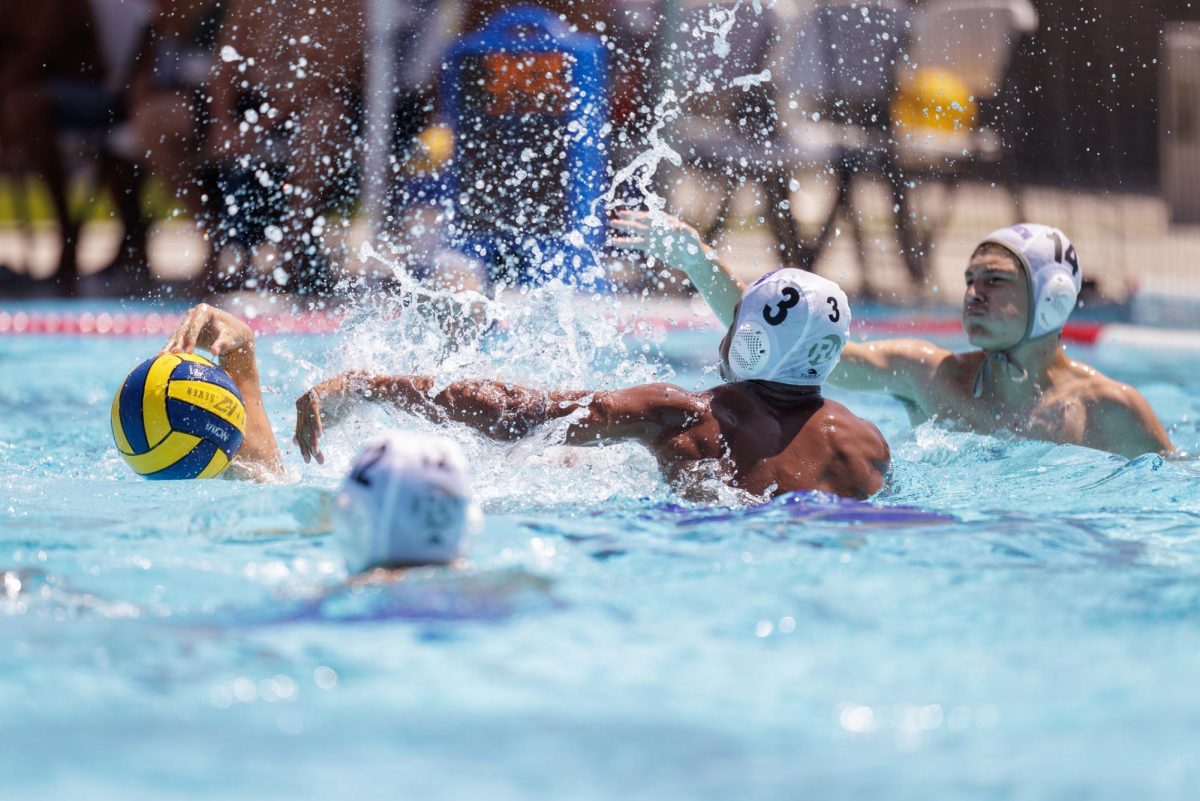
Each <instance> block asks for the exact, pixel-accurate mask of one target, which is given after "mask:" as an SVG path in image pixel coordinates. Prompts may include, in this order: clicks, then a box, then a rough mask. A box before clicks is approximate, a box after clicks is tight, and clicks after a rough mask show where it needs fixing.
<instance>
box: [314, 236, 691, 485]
mask: <svg viewBox="0 0 1200 801" xmlns="http://www.w3.org/2000/svg"><path fill="white" fill-rule="evenodd" d="M362 255H363V257H364V258H367V259H369V260H371V261H373V262H375V263H377V264H379V265H382V266H384V267H386V268H387V269H388V270H389V271H390V272H391V273H392V275H393V277H394V279H395V280H396V282H397V283H398V284H399V286H400V289H399V291H398V292H397V293H396V294H394V295H387V296H375V297H372V298H371V299H369V300H366V301H364V302H362V303H361V304H359V305H358V306H357V307H356V308H354V309H353V310H352V311H351V312H350V314H349V316H348V317H347V318H346V319H345V320H344V321H343V323H342V328H341V331H342V332H341V334H340V337H341V342H342V344H341V346H340V347H338V348H337V349H335V350H334V352H333V354H332V355H331V357H330V359H331V360H330V362H329V363H327V364H323V365H320V366H318V365H311V364H309V365H303V364H300V363H299V362H296V364H297V367H299V369H301V370H302V371H304V372H306V373H308V374H309V375H310V376H311V380H312V382H313V383H315V382H316V381H319V380H321V379H322V378H325V377H328V376H331V375H335V374H339V373H343V372H346V371H348V370H366V371H369V372H372V373H377V374H420V375H430V376H433V378H434V380H435V382H436V383H435V386H434V389H433V392H434V393H436V392H439V391H441V390H442V389H444V388H445V387H446V386H448V385H450V384H451V383H453V382H455V381H458V380H463V379H494V380H500V381H504V382H512V383H520V384H522V385H528V386H533V387H537V388H541V389H547V390H552V389H566V390H601V391H602V390H608V389H617V388H620V387H625V386H630V385H634V384H643V383H648V382H653V381H664V380H669V379H670V378H671V377H672V375H673V372H674V371H673V370H672V369H671V368H670V367H669V366H668V365H666V364H665V363H663V362H662V361H661V360H660V359H659V358H658V355H657V351H655V350H654V349H649V352H648V353H643V352H637V351H635V350H634V349H633V348H634V347H637V348H639V349H640V348H641V347H642V345H643V344H644V343H642V342H640V341H635V342H628V341H627V340H626V339H625V337H624V335H623V333H622V332H621V330H619V326H618V321H617V320H616V319H615V317H614V315H613V314H612V309H613V306H612V300H611V298H608V297H606V296H599V295H591V296H589V295H586V294H581V292H580V290H579V289H578V288H575V287H570V286H566V285H564V284H562V283H561V282H551V283H549V284H547V285H545V286H542V287H537V288H521V289H509V290H505V291H500V292H498V293H497V296H496V297H495V298H494V299H489V298H486V297H484V296H483V295H481V294H479V293H477V292H473V291H460V292H448V291H439V290H435V289H431V288H428V287H425V286H422V285H420V284H419V283H417V282H416V280H415V279H414V278H413V277H412V276H411V275H410V274H409V273H408V271H407V270H406V269H405V268H404V266H403V264H402V262H401V260H400V259H397V258H390V257H388V256H386V255H384V254H382V253H381V252H379V251H378V250H377V249H375V248H374V247H371V246H370V245H367V246H364V248H363V251H362ZM489 327H492V328H494V330H493V332H492V333H490V334H485V333H484V332H485V330H486V329H488V328H489ZM587 400H588V399H587V398H585V399H583V402H582V403H581V404H580V405H581V406H582V405H585V404H586V402H587ZM583 413H584V412H583V410H582V408H581V409H580V410H579V412H577V413H576V415H574V416H569V417H567V418H564V419H561V420H557V421H554V422H552V423H550V424H547V425H545V426H542V427H541V428H539V429H537V430H535V431H534V432H532V433H531V434H530V435H529V436H527V437H526V438H524V439H522V440H520V441H518V442H515V443H514V442H500V441H496V440H492V439H490V438H488V437H486V436H484V435H481V434H477V433H475V432H473V431H470V430H468V429H467V428H466V427H464V426H458V425H449V426H445V425H441V424H438V423H433V422H429V421H427V420H425V419H423V418H421V417H418V416H416V415H411V414H408V413H404V412H400V411H396V410H394V409H391V408H390V407H387V406H374V407H372V406H364V407H361V411H359V412H356V413H355V414H354V415H353V416H352V417H351V418H350V419H348V420H347V421H345V422H344V423H343V424H342V425H340V426H337V427H333V428H330V429H328V430H327V439H326V443H325V448H324V450H325V451H326V454H327V456H328V459H327V462H326V465H325V467H324V468H323V471H324V472H325V473H327V474H328V475H329V476H330V477H332V476H334V475H339V476H340V474H341V473H342V472H343V471H344V470H345V469H346V468H347V467H348V465H349V461H350V458H351V457H352V456H353V453H354V451H355V447H356V445H355V443H357V442H360V441H361V439H362V438H363V437H364V436H366V435H368V434H369V433H370V432H372V431H376V430H378V428H379V427H381V426H386V427H392V428H414V429H418V430H436V431H442V432H448V433H450V434H451V436H453V437H455V438H456V439H458V440H459V441H460V443H461V444H462V445H463V446H464V448H465V449H466V451H467V455H468V458H469V460H470V461H471V463H472V466H473V468H474V472H475V481H476V486H475V491H476V493H477V494H478V496H479V497H480V499H481V500H482V501H484V502H485V503H487V502H489V501H496V502H504V501H508V500H516V499H519V501H520V503H521V504H522V505H533V506H537V505H540V504H559V503H567V504H570V503H586V504H593V503H597V502H600V501H603V500H604V499H606V498H608V497H610V496H612V495H614V494H620V495H626V496H632V497H638V496H641V495H645V494H647V493H656V492H666V487H665V485H663V483H662V480H661V478H660V476H659V471H658V467H657V465H656V463H655V462H654V460H653V458H652V457H651V456H650V455H649V454H648V453H647V452H646V451H645V449H644V448H642V447H640V446H637V445H632V444H616V445H608V446H601V447H596V448H586V449H582V448H562V447H559V446H561V445H562V443H563V442H564V440H565V436H566V430H567V427H568V426H569V424H570V420H571V419H573V417H577V416H578V415H581V414H583ZM580 471H586V473H587V478H586V480H580V475H579V474H580Z"/></svg>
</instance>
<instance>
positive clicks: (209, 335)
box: [162, 303, 283, 478]
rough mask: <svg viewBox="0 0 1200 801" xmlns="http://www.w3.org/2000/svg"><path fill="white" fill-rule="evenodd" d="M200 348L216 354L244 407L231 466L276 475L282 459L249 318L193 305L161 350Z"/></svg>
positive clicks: (279, 473)
mask: <svg viewBox="0 0 1200 801" xmlns="http://www.w3.org/2000/svg"><path fill="white" fill-rule="evenodd" d="M196 348H200V349H201V350H207V351H209V352H210V353H212V354H213V355H214V356H216V357H217V362H218V364H220V365H221V368H222V369H223V370H225V372H227V373H229V377H230V378H232V379H233V382H234V383H235V384H237V388H238V391H239V392H240V393H241V394H242V403H243V404H244V405H245V407H246V435H245V437H244V438H243V439H242V447H241V448H240V449H239V450H238V454H237V458H235V459H234V460H233V467H241V468H243V470H244V471H246V472H247V473H248V475H249V476H251V477H262V476H264V475H265V477H267V478H278V477H280V476H282V475H283V460H282V459H281V458H280V456H279V446H278V445H276V443H275V432H273V431H272V430H271V421H270V420H269V419H267V411H266V408H265V406H264V405H263V396H262V386H261V384H260V383H259V377H258V362H257V359H256V358H255V341H254V332H253V331H251V330H250V326H248V325H246V323H245V322H243V321H242V320H239V319H238V318H237V317H234V316H233V315H232V314H230V313H229V312H227V311H222V310H221V309H218V308H215V307H213V306H209V305H208V304H207V303H201V304H200V305H198V306H196V307H194V308H193V309H191V310H190V311H189V312H188V313H187V315H186V316H185V317H184V319H183V322H182V323H180V324H179V327H178V328H177V329H175V333H173V334H172V335H171V338H170V339H168V340H167V344H166V345H164V346H163V351H162V352H163V353H192V352H193V351H195V349H196Z"/></svg>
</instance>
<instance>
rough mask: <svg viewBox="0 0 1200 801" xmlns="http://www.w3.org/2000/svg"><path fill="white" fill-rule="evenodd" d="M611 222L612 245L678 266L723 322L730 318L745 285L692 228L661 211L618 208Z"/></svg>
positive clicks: (725, 322)
mask: <svg viewBox="0 0 1200 801" xmlns="http://www.w3.org/2000/svg"><path fill="white" fill-rule="evenodd" d="M611 225H612V227H613V228H614V229H616V230H617V231H618V232H619V235H617V236H614V237H611V238H610V239H609V244H610V245H613V246H614V247H619V248H627V249H629V250H640V251H642V252H644V253H646V254H648V255H650V256H653V257H654V258H656V259H658V260H659V261H661V262H663V263H665V264H669V265H670V266H672V267H674V268H675V269H677V270H682V271H683V272H684V273H685V274H686V275H687V277H688V279H690V280H691V282H692V284H693V285H694V286H695V287H696V290H697V291H698V292H699V293H700V295H701V296H702V297H703V298H704V299H705V300H706V301H708V305H709V308H711V309H712V310H713V313H714V314H716V315H717V319H719V320H720V321H721V323H722V324H723V325H726V326H728V325H729V324H730V323H732V322H733V308H734V306H736V305H737V302H738V301H739V300H741V298H742V290H743V289H745V287H743V286H742V284H741V282H740V281H738V279H737V278H736V277H735V276H734V275H733V273H731V272H730V271H729V269H728V268H727V267H726V266H725V265H724V264H722V263H721V261H720V260H719V259H718V258H717V251H716V250H714V249H713V248H711V247H709V246H708V245H707V244H705V242H704V240H703V239H701V238H700V234H699V233H698V232H697V231H696V229H695V228H693V227H692V226H690V225H688V224H687V223H685V222H683V221H682V220H680V219H678V218H676V217H672V216H671V215H670V214H663V213H662V212H657V213H656V212H649V211H635V210H632V209H622V210H620V211H618V212H617V215H616V217H614V218H613V219H612V221H611Z"/></svg>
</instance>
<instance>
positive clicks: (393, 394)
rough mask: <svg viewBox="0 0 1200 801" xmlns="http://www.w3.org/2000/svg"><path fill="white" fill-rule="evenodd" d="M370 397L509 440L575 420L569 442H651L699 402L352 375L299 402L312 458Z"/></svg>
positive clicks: (675, 391) (647, 390)
mask: <svg viewBox="0 0 1200 801" xmlns="http://www.w3.org/2000/svg"><path fill="white" fill-rule="evenodd" d="M365 400H373V401H385V402H388V403H392V404H394V405H395V406H397V407H399V408H402V409H406V410H408V411H411V412H414V413H416V414H419V415H421V416H423V417H425V418H427V419H429V420H432V421H434V422H438V423H444V422H456V423H462V424H465V425H468V426H470V427H471V428H474V429H475V430H476V431H479V432H481V433H483V434H485V435H487V436H489V437H492V438H493V439H499V440H506V441H511V440H517V439H520V438H521V437H523V436H525V435H526V434H528V433H529V432H530V431H532V430H533V429H534V428H536V427H537V426H539V425H542V424H543V423H547V422H550V421H551V420H559V419H562V418H571V421H570V425H569V427H568V429H567V434H566V442H567V443H568V444H571V445H596V444H600V443H602V442H611V441H615V440H621V439H634V440H639V441H642V442H645V443H646V444H650V443H651V442H653V441H654V440H655V439H657V438H658V437H659V436H661V434H662V433H663V431H664V430H665V429H666V428H667V427H668V426H673V427H678V426H682V425H684V424H686V422H687V421H688V420H689V419H692V418H691V417H689V415H693V414H694V412H696V411H697V410H698V409H697V404H699V403H700V402H699V401H698V400H697V399H696V396H694V395H693V394H692V393H689V392H686V391H684V390H682V389H679V388H678V387H672V386H670V385H667V384H651V385H647V386H642V387H634V388H632V389H625V390H618V391H615V392H588V391H583V390H555V391H545V390H539V389H531V388H529V387H522V386H517V385H513V384H505V383H503V382H500V381H485V380H471V381H456V382H454V383H452V384H450V385H449V386H446V387H445V388H443V389H441V390H437V389H436V388H435V382H434V379H433V378H432V377H431V376H419V375H397V376H373V375H367V374H364V373H348V374H346V375H341V376H337V377H335V378H331V379H329V380H327V381H323V382H321V383H320V384H318V385H317V386H315V387H313V388H312V389H311V390H309V391H308V392H306V393H304V395H302V396H301V397H300V399H299V400H297V401H296V436H295V442H296V444H297V445H298V446H299V448H300V454H301V456H303V457H304V460H305V461H306V462H307V461H309V460H311V459H314V458H315V459H316V460H317V462H318V463H322V462H324V460H325V455H324V453H322V451H321V448H320V440H321V437H322V436H323V435H324V431H325V426H326V425H328V424H330V423H331V422H333V421H335V420H337V419H338V418H340V417H341V416H343V415H344V414H345V413H346V411H347V410H348V409H349V408H352V407H353V405H355V404H357V403H360V402H362V401H365Z"/></svg>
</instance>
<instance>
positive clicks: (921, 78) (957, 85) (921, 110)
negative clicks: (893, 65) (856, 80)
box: [892, 67, 978, 133]
mask: <svg viewBox="0 0 1200 801" xmlns="http://www.w3.org/2000/svg"><path fill="white" fill-rule="evenodd" d="M977 117H978V109H977V108H976V106H975V99H974V98H973V97H972V96H971V90H970V89H969V88H968V87H967V85H966V83H964V82H963V80H962V79H961V78H959V77H958V76H957V75H955V74H954V73H953V72H951V71H949V70H946V69H941V68H937V67H923V68H921V69H918V70H917V71H915V72H912V73H909V74H908V75H907V76H906V77H905V78H904V79H903V80H902V81H901V83H900V91H899V92H897V93H896V98H895V100H893V101H892V124H893V125H895V126H896V127H897V128H902V129H904V128H907V129H920V128H924V129H933V130H937V131H946V132H950V133H953V132H956V131H962V132H964V133H965V132H967V131H969V130H971V129H972V128H974V127H975V122H976V119H977Z"/></svg>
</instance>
